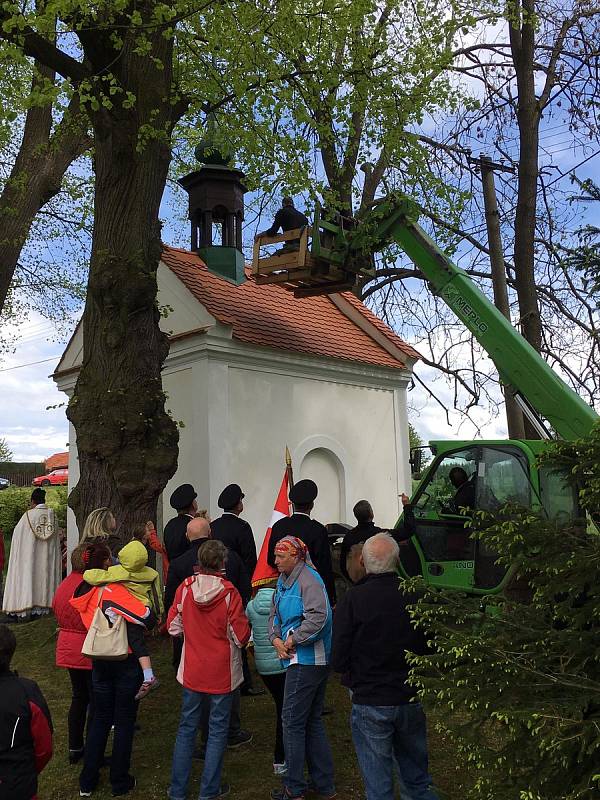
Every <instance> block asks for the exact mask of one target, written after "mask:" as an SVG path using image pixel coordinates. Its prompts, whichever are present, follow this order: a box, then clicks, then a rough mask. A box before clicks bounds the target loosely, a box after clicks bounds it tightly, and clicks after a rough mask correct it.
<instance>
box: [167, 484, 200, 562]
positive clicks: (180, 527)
mask: <svg viewBox="0 0 600 800" xmlns="http://www.w3.org/2000/svg"><path fill="white" fill-rule="evenodd" d="M197 496H198V495H197V494H196V490H195V489H194V487H193V486H192V485H191V484H190V483H184V484H183V485H182V486H178V487H177V489H175V491H174V492H173V494H172V495H171V499H170V501H169V502H170V504H171V508H174V509H175V510H176V511H177V516H176V517H174V518H173V519H171V520H169V522H167V524H166V525H165V530H164V533H163V540H164V543H165V550H166V551H167V557H168V559H169V561H173V560H174V559H176V558H177V557H178V556H180V555H181V554H182V553H185V551H186V550H187V546H188V541H187V539H186V538H185V532H186V529H187V525H188V522H189V521H190V520H191V519H194V514H195V513H196V511H198V503H197V502H196V497H197Z"/></svg>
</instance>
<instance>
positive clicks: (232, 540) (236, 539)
mask: <svg viewBox="0 0 600 800" xmlns="http://www.w3.org/2000/svg"><path fill="white" fill-rule="evenodd" d="M243 499H244V493H243V492H242V490H241V489H240V487H239V486H238V485H237V483H230V484H229V486H226V487H225V488H224V489H223V491H222V492H221V494H220V495H219V499H218V500H217V505H218V506H219V508H222V509H223V514H222V515H221V516H220V517H219V518H218V519H215V520H214V521H213V522H211V525H210V527H211V531H212V538H213V539H218V540H219V541H221V542H223V544H224V545H225V546H226V547H228V548H229V549H230V550H233V552H234V553H237V554H238V556H239V557H240V558H241V559H242V561H243V563H244V566H245V567H246V570H247V572H248V577H249V578H250V580H252V575H253V573H254V568H255V567H256V542H255V541H254V534H253V533H252V528H251V527H250V525H249V524H248V523H247V522H246V520H244V519H240V514H241V513H242V511H243V510H244V504H243V503H242V500H243Z"/></svg>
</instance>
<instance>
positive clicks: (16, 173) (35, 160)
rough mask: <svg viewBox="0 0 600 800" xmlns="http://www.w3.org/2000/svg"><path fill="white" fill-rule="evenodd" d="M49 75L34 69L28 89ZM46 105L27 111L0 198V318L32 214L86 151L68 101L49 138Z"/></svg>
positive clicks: (80, 122)
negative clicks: (19, 142) (21, 134)
mask: <svg viewBox="0 0 600 800" xmlns="http://www.w3.org/2000/svg"><path fill="white" fill-rule="evenodd" d="M40 78H42V79H43V78H47V79H49V80H54V72H53V71H52V70H51V69H49V68H48V67H45V66H43V65H40V64H36V66H35V73H34V77H33V81H32V90H35V89H36V88H38V85H39V84H40V82H41V81H40ZM51 129H52V104H49V105H46V106H34V107H32V108H30V109H29V110H28V112H27V115H26V118H25V127H24V130H23V139H22V141H21V147H20V148H19V153H18V155H17V158H16V160H15V164H14V166H13V169H12V171H11V174H10V177H9V179H8V181H7V182H6V185H5V187H4V190H3V192H2V195H1V196H0V231H1V233H0V314H1V313H2V310H3V309H4V305H5V303H6V298H7V295H8V292H9V289H10V285H11V283H12V279H13V276H14V274H15V270H16V268H17V264H18V261H19V258H20V256H21V251H22V250H23V246H24V245H25V242H26V241H27V237H28V236H29V231H30V230H31V225H32V223H33V220H34V219H35V216H36V214H37V213H38V211H40V209H41V208H43V206H44V205H45V204H46V203H47V202H48V201H49V200H51V199H52V198H53V197H54V196H55V195H56V194H58V192H59V191H60V187H61V185H62V181H63V177H64V174H65V172H66V170H67V169H68V167H69V166H70V164H71V163H72V162H73V161H74V160H75V159H76V158H78V157H79V156H80V155H81V154H82V153H83V152H85V150H86V149H87V148H88V147H89V146H90V140H89V139H88V137H87V134H86V130H85V126H84V124H83V118H82V117H81V115H80V112H79V101H78V99H76V98H74V99H73V101H72V102H71V104H70V106H69V108H68V110H67V111H66V112H65V114H64V116H63V120H62V122H61V123H60V125H59V126H58V127H57V129H56V131H55V132H54V134H53V135H52V136H50V132H51Z"/></svg>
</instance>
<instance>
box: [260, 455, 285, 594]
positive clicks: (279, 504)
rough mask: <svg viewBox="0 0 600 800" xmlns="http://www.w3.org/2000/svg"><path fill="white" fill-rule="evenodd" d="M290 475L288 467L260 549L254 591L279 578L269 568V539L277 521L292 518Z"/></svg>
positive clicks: (273, 569)
mask: <svg viewBox="0 0 600 800" xmlns="http://www.w3.org/2000/svg"><path fill="white" fill-rule="evenodd" d="M289 473H290V469H289V467H286V469H285V472H284V474H283V480H282V482H281V486H280V488H279V494H278V495H277V500H276V501H275V508H274V509H273V514H272V516H271V522H270V524H269V527H268V528H267V532H266V533H265V538H264V541H263V543H262V547H261V548H260V555H259V556H258V562H257V564H256V569H255V570H254V575H253V576H252V588H253V589H258V588H259V587H260V586H263V585H264V584H265V583H268V582H269V581H272V580H273V579H274V578H278V577H279V572H278V571H277V570H276V569H275V568H274V567H271V566H269V564H268V563H267V550H268V549H269V539H270V538H271V529H272V527H273V525H275V523H276V522H277V520H280V519H282V518H283V517H289V516H290V501H289V500H288V491H289Z"/></svg>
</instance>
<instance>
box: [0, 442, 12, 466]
mask: <svg viewBox="0 0 600 800" xmlns="http://www.w3.org/2000/svg"><path fill="white" fill-rule="evenodd" d="M12 459H13V452H12V450H11V449H10V447H9V446H8V444H7V442H6V439H0V462H2V461H12Z"/></svg>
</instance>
